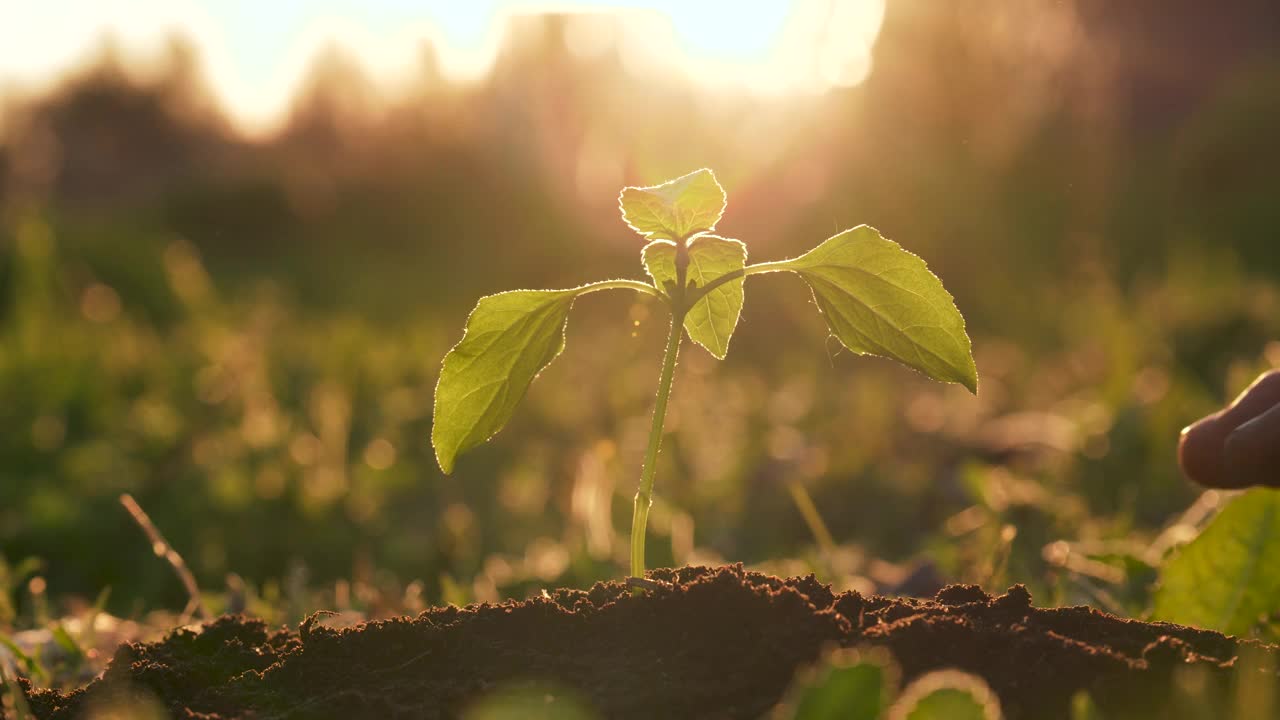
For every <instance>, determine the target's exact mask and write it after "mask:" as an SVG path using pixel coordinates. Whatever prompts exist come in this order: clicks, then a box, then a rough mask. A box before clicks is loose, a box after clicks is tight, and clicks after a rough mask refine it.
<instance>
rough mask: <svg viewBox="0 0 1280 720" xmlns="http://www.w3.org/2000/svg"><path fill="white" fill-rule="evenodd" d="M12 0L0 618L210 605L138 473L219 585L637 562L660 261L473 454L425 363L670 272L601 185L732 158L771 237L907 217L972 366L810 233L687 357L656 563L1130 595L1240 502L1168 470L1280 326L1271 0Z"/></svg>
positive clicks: (1, 73)
mask: <svg viewBox="0 0 1280 720" xmlns="http://www.w3.org/2000/svg"><path fill="white" fill-rule="evenodd" d="M0 18H2V20H0V398H2V401H0V428H3V430H4V432H3V433H2V434H0V556H2V557H0V560H2V562H0V626H4V625H6V624H17V625H21V624H23V623H24V622H27V623H29V622H30V621H31V619H33V618H38V617H39V616H40V613H46V612H54V613H65V612H71V611H73V610H74V609H75V608H76V607H84V606H85V605H87V604H89V603H90V602H91V599H92V598H95V597H103V598H105V596H102V595H100V593H102V592H103V591H104V589H107V588H109V589H110V596H109V599H104V603H105V607H107V608H108V609H110V610H112V611H113V612H115V613H118V614H121V615H125V616H131V617H140V616H141V615H142V614H143V613H146V612H149V611H153V610H157V609H165V608H168V609H171V610H174V611H176V610H178V609H180V608H182V606H183V605H184V604H185V603H186V593H185V591H184V589H183V586H182V584H181V583H180V582H179V581H178V580H177V579H176V578H175V576H174V574H173V572H172V571H171V569H170V568H169V567H168V566H167V565H166V564H165V563H164V562H163V561H162V560H160V559H158V558H156V557H154V556H153V555H152V553H151V544H150V542H149V541H148V539H147V537H146V536H145V535H144V534H143V533H142V531H141V530H140V529H139V528H138V527H137V526H136V525H135V524H134V522H133V520H132V519H131V518H130V516H129V514H128V513H126V512H125V511H124V510H123V509H122V508H121V507H120V504H119V503H118V497H119V496H120V494H121V493H126V492H127V493H131V494H132V495H133V496H134V497H135V498H136V499H137V501H138V503H139V504H140V505H141V507H142V508H143V509H145V510H146V512H147V513H149V514H150V516H151V518H152V519H153V520H154V522H155V524H156V526H157V527H158V528H159V529H160V530H161V531H162V532H163V533H164V534H165V535H166V536H167V538H168V539H169V540H170V541H171V543H172V544H173V546H174V547H175V548H176V549H177V550H178V551H179V552H180V553H182V554H183V556H184V557H185V558H186V561H187V563H188V564H189V565H190V567H191V569H192V571H193V572H194V574H195V576H196V579H197V580H198V582H199V584H200V587H201V588H202V589H203V591H204V592H205V593H206V596H207V597H206V601H207V603H208V604H209V606H210V607H211V608H213V609H214V610H220V609H226V608H230V609H239V608H246V607H247V608H248V609H250V610H251V611H253V612H258V613H260V614H263V615H265V616H267V617H268V618H271V619H274V620H278V621H285V620H296V619H297V618H298V617H300V616H301V614H302V613H303V612H306V611H310V610H314V609H316V608H318V607H336V608H341V609H352V610H354V611H356V612H358V613H361V614H365V615H380V614H386V613H390V612H404V611H414V610H416V609H421V608H422V607H424V606H426V605H430V604H439V603H443V602H468V601H475V600H497V599H500V598H505V597H522V596H525V595H527V594H529V593H532V592H537V590H538V589H539V588H543V587H556V586H578V587H582V586H586V585H588V584H590V583H591V582H593V581H595V580H599V579H607V578H616V577H619V576H620V575H621V574H622V573H623V572H624V567H625V560H626V533H627V531H628V525H629V518H630V507H631V496H632V494H633V493H634V489H635V482H636V480H637V478H638V475H639V469H640V460H641V456H642V454H643V445H644V442H645V433H646V430H647V425H648V422H649V413H650V409H651V408H650V405H651V402H652V398H653V392H654V390H653V388H654V382H655V380H656V377H657V373H658V363H659V359H660V355H661V346H662V341H663V338H664V336H665V332H666V322H667V321H666V317H665V314H664V313H663V311H662V308H661V306H659V305H657V304H655V303H654V302H652V301H649V300H646V299H644V298H641V297H640V296H638V295H634V294H631V293H627V294H623V293H615V294H609V293H604V294H598V295H592V296H591V297H590V298H586V299H584V300H583V301H581V302H579V303H578V305H577V307H576V308H575V309H574V312H573V316H572V318H571V320H570V324H569V331H568V349H567V351H566V352H565V354H564V355H563V356H562V357H561V358H560V359H558V360H557V361H556V362H555V363H554V364H553V365H552V366H551V367H550V368H549V369H548V370H547V371H546V372H545V373H544V374H543V375H542V377H541V378H540V379H539V380H538V381H537V382H536V383H535V384H534V386H533V387H532V389H531V391H530V393H529V395H528V397H527V398H526V400H525V402H524V403H523V404H522V406H521V407H520V409H519V411H518V412H517V414H516V416H515V418H514V420H513V421H512V423H511V425H510V426H508V428H507V429H506V430H504V431H503V432H502V433H501V434H499V435H498V436H497V437H496V438H495V439H494V440H493V441H492V442H491V443H489V444H487V445H485V446H483V447H481V448H478V449H476V450H475V451H472V452H471V453H470V454H468V455H466V456H465V457H464V458H463V459H462V460H461V461H460V463H459V466H458V469H457V472H456V473H455V474H454V475H453V476H450V477H445V476H443V475H442V474H441V473H440V471H439V469H438V468H437V466H436V464H435V462H434V459H433V456H432V452H431V448H430V442H429V437H430V426H431V402H432V394H433V387H434V382H435V377H436V372H437V368H438V364H439V361H440V359H441V357H442V356H443V355H444V353H445V351H446V350H447V349H448V348H449V347H450V346H451V345H452V344H453V343H454V342H456V341H457V339H458V338H459V337H460V335H461V331H462V326H463V322H464V320H465V318H466V315H467V312H468V311H469V309H470V308H471V307H472V305H473V304H474V302H475V300H476V298H478V297H479V296H481V295H484V294H488V293H492V292H496V291H500V290H504V289H511V288H518V287H568V286H572V285H577V284H580V283H583V282H587V281H591V280H596V279H602V278H609V277H635V278H639V277H642V270H641V267H640V265H639V262H638V261H639V253H640V248H641V245H642V242H641V240H640V239H639V238H638V237H637V236H635V235H634V234H633V233H631V232H630V231H629V230H628V229H627V228H626V227H625V226H624V225H623V224H622V222H621V221H620V219H619V217H618V210H617V201H616V198H617V193H618V191H619V189H620V188H621V187H622V186H624V185H627V184H651V183H656V182H661V181H663V180H666V179H668V178H671V177H675V176H677V175H681V174H684V173H686V172H689V171H692V170H694V169H697V168H700V167H704V166H705V167H710V168H712V169H714V170H715V172H716V173H717V175H718V176H719V178H720V180H721V182H722V183H723V184H724V186H725V188H726V190H727V192H728V196H729V207H728V211H727V213H726V215H725V217H724V220H723V221H722V223H721V225H720V228H719V230H720V232H721V233H722V234H724V235H726V236H729V237H735V238H739V239H741V240H743V241H745V242H746V243H747V245H748V247H749V249H750V253H751V259H752V260H754V261H761V260H775V259H781V258H784V257H788V256H792V255H795V254H799V253H800V252H803V251H804V250H807V249H808V248H810V247H812V246H813V245H815V244H817V243H818V242H820V241H821V240H823V239H825V238H827V237H828V236H830V235H832V234H834V233H836V232H838V231H840V230H842V229H844V228H847V227H851V226H853V225H857V224H859V223H867V224H871V225H874V226H876V227H877V228H879V229H880V230H881V231H882V232H884V234H885V235H886V236H887V237H890V238H893V239H895V240H897V241H898V242H900V243H901V244H903V245H904V246H906V247H907V248H908V249H910V250H912V251H913V252H916V253H917V254H919V255H921V256H923V257H924V258H925V259H926V260H927V261H928V262H929V264H930V266H931V268H932V269H933V270H934V271H935V272H936V273H937V274H938V275H939V276H940V277H942V279H943V280H944V282H945V284H946V286H947V287H948V289H949V290H950V291H951V292H952V293H953V294H954V295H955V297H956V301H957V304H958V306H959V307H960V309H961V310H962V312H963V313H964V314H965V316H966V318H967V319H968V325H969V330H970V334H971V335H972V337H973V339H974V344H975V351H976V357H977V361H978V367H979V371H980V374H981V383H982V384H981V394H980V395H979V396H978V397H977V398H974V397H971V396H969V395H968V394H967V393H966V392H965V391H963V390H962V389H960V388H957V387H953V386H942V385H938V384H933V383H930V382H927V381H925V380H924V379H923V378H922V377H920V376H918V375H915V374H913V373H911V372H910V371H907V370H903V369H901V368H898V367H896V366H895V365H894V364H892V363H890V362H887V361H881V360H877V359H869V358H857V357H854V356H852V355H851V354H850V353H848V352H844V351H841V350H840V349H839V345H838V343H837V342H835V341H834V340H830V339H827V337H826V336H827V332H826V329H825V325H824V323H823V320H822V318H821V317H820V316H819V315H818V314H817V312H816V311H815V307H814V306H813V303H812V300H811V298H810V297H809V294H808V292H807V290H806V288H805V287H804V286H803V284H802V283H801V282H800V281H799V280H797V279H795V278H788V277H781V276H776V275H769V276H764V277H761V278H753V279H752V280H751V281H750V282H749V283H748V284H747V288H748V289H747V301H746V307H745V310H744V314H743V318H742V323H741V325H740V326H739V329H738V331H737V333H736V335H735V338H734V341H733V346H732V348H731V352H730V353H729V357H728V359H727V360H725V361H723V362H717V361H715V360H714V359H713V358H711V356H709V355H708V354H706V353H705V352H704V351H702V350H701V349H700V348H696V347H693V346H687V349H686V351H685V353H684V354H683V355H682V358H681V359H682V362H681V365H680V367H679V370H678V374H677V377H676V393H675V397H674V401H673V406H672V408H671V414H670V417H669V420H668V423H667V425H668V429H669V431H670V435H669V436H668V440H667V444H666V445H665V447H664V453H663V456H662V459H661V467H660V470H659V474H658V481H657V495H658V499H657V504H656V506H655V508H654V512H653V516H652V520H651V531H650V540H649V564H650V565H651V566H663V565H673V564H686V563H721V562H738V561H741V562H745V563H748V564H750V565H752V566H755V567H759V568H763V569H766V570H769V571H772V572H778V573H786V574H792V573H805V572H816V573H818V574H819V576H820V577H822V578H823V579H825V580H829V581H832V582H835V583H837V584H838V585H839V586H840V587H844V588H857V589H860V590H866V591H878V592H911V593H931V592H933V591H934V590H935V589H936V588H937V587H938V586H939V585H940V584H941V583H942V582H946V581H968V582H979V583H982V584H984V585H985V586H987V587H988V588H992V589H1000V588H1003V587H1004V586H1005V585H1007V584H1009V583H1012V582H1023V583H1027V584H1028V585H1029V586H1030V587H1031V589H1032V591H1033V593H1035V594H1036V599H1037V603H1043V604H1051V603H1076V602H1088V603H1091V604H1094V605H1095V606H1099V607H1102V608H1104V609H1109V610H1114V611H1116V612H1121V613H1125V614H1128V615H1139V614H1141V613H1142V612H1144V610H1145V608H1146V604H1147V598H1148V595H1147V593H1148V589H1149V585H1150V583H1151V580H1152V578H1153V577H1154V574H1153V570H1152V568H1153V567H1155V566H1156V565H1157V564H1158V563H1159V561H1160V559H1161V558H1162V557H1163V555H1164V553H1166V552H1167V551H1168V549H1169V548H1170V547H1172V546H1173V545H1174V544H1176V543H1177V542H1180V541H1181V540H1185V539H1186V538H1187V537H1188V536H1190V535H1191V534H1193V533H1194V532H1195V527H1196V525H1197V523H1199V522H1201V521H1202V519H1203V518H1204V517H1205V516H1206V514H1207V513H1208V512H1209V511H1210V510H1212V508H1213V507H1214V506H1215V505H1216V504H1217V503H1218V502H1219V501H1220V500H1221V498H1219V497H1218V496H1217V494H1214V493H1210V494H1207V495H1204V496H1200V494H1199V493H1198V492H1197V490H1196V489H1194V488H1193V487H1192V486H1191V485H1190V484H1189V483H1188V482H1187V481H1185V480H1184V479H1182V478H1181V477H1180V475H1179V473H1178V470H1177V467H1176V464H1175V460H1174V448H1175V445H1176V441H1177V436H1178V431H1179V429H1180V428H1181V427H1183V426H1184V425H1186V424H1187V423H1189V422H1191V421H1192V420H1194V419H1195V418H1197V417H1199V416H1200V415H1202V414H1204V413H1206V412H1208V411H1210V410H1212V409H1215V408H1216V407H1217V406H1219V405H1220V404H1221V403H1222V402H1223V401H1224V400H1226V399H1228V398H1229V397H1230V396H1231V395H1233V394H1234V393H1235V392H1237V391H1239V390H1240V389H1242V388H1243V387H1244V386H1245V385H1246V384H1247V383H1248V382H1249V381H1250V380H1252V378H1253V377H1254V375H1255V374H1256V373H1257V372H1259V371H1261V370H1262V369H1265V368H1267V367H1273V366H1280V173H1277V172H1276V168H1277V167H1280V143H1277V142H1276V138H1275V135H1276V128H1277V127H1280V5H1277V4H1276V3H1274V2H1269V1H1268V0H1256V1H1252V2H1251V1H1248V0H1241V1H1239V2H1231V3H1221V4H1213V5H1207V4H1205V3H1202V2H1193V1H1192V0H1129V1H1128V2H1123V3H1117V2H1107V1H1106V0H1059V1H1055V2H1049V1H1048V0H1044V1H1035V2H1023V3H1008V2H1002V1H1000V0H971V1H970V2H966V3H946V2H937V1H936V0H794V1H793V2H781V1H779V2H773V3H746V4H740V3H729V2H723V3H722V2H710V1H708V2H697V3H690V2H685V3H677V2H669V3H665V4H663V3H653V4H642V3H626V2H620V3H616V4H607V3H595V2H586V1H582V2H568V3H565V2H562V3H554V4H546V3H540V2H513V1H508V2H496V1H491V2H487V3H486V2H477V3H449V2H425V3H408V2H403V1H400V0H378V1H374V2H359V3H357V2H353V1H345V0H333V1H331V2H323V3H319V2H317V3H301V2H297V3H286V2H282V3H268V4H263V3H251V2H247V1H244V2H217V3H215V2H205V3H199V2H195V1H194V0H191V1H190V2H169V3H159V2H147V1H145V0H132V1H129V0H125V1H113V2H93V3H90V2H75V1H73V0H46V1H45V2H42V3H28V2H18V1H16V0H0ZM633 295H634V296H633ZM811 506H812V508H811ZM811 509H816V515H815V513H814V512H811V511H810V510H811ZM24 619H25V620H24Z"/></svg>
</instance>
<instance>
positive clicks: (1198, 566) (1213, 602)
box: [1154, 489, 1280, 635]
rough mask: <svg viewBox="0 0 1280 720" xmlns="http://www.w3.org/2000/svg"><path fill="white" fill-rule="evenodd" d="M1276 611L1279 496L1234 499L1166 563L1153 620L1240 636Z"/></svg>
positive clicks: (1265, 492) (1258, 492) (1264, 492)
mask: <svg viewBox="0 0 1280 720" xmlns="http://www.w3.org/2000/svg"><path fill="white" fill-rule="evenodd" d="M1277 609H1280V490H1269V489H1255V490H1250V491H1249V492H1247V493H1245V494H1243V495H1241V496H1239V497H1237V498H1235V499H1233V500H1232V501H1231V502H1230V503H1228V504H1227V506H1226V507H1225V508H1223V510H1222V512H1220V513H1218V515H1217V516H1216V517H1215V518H1214V519H1213V520H1212V521H1210V522H1209V525H1208V526H1207V527H1205V529H1204V531H1203V532H1201V533H1200V535H1199V537H1197V538H1196V539H1195V540H1192V541H1191V542H1190V543H1188V544H1187V545H1186V546H1185V547H1183V548H1182V550H1181V551H1180V552H1179V553H1178V554H1177V555H1175V556H1174V557H1172V558H1171V559H1170V560H1169V561H1168V562H1166V563H1165V565H1164V568H1163V569H1162V570H1161V572H1160V586H1159V588H1158V589H1157V590H1156V596H1155V607H1154V615H1155V617H1156V619H1159V620H1167V621H1169V622H1176V623H1180V624H1183V625H1192V626H1195V627H1200V628H1207V629H1210V630H1217V631H1219V632H1223V633H1227V634H1228V635H1241V634H1243V633H1245V632H1247V631H1248V630H1249V629H1250V628H1252V627H1253V626H1254V625H1256V624H1257V623H1258V622H1259V621H1260V619H1261V618H1262V617H1263V616H1264V615H1266V614H1269V613H1271V612H1274V611H1275V610H1277Z"/></svg>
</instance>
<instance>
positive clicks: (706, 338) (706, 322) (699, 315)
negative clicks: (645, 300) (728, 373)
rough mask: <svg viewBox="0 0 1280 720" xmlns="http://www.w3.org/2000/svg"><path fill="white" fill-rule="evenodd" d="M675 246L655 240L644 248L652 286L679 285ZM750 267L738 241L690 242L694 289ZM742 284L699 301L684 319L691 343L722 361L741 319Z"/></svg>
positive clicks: (698, 239) (711, 238) (719, 289)
mask: <svg viewBox="0 0 1280 720" xmlns="http://www.w3.org/2000/svg"><path fill="white" fill-rule="evenodd" d="M676 252H677V248H676V245H675V243H672V242H670V241H668V240H654V241H653V242H651V243H649V244H648V245H646V246H645V248H644V252H643V258H644V266H645V269H646V270H648V272H649V276H650V277H652V278H653V282H654V284H655V285H657V286H658V287H659V288H662V289H663V290H664V291H665V289H666V287H667V284H668V283H669V282H670V283H674V282H676ZM746 263H747V246H746V245H743V244H742V243H741V242H739V241H737V240H730V239H728V238H722V237H719V236H716V235H699V236H698V237H695V238H694V239H693V240H692V241H690V242H689V267H688V269H687V270H686V271H685V273H686V278H685V279H686V281H688V282H691V283H692V287H693V289H697V288H702V287H706V286H707V285H708V284H710V283H711V282H712V281H713V280H717V279H719V278H721V277H723V276H725V275H728V274H730V273H733V272H742V269H743V268H744V267H745V266H746ZM742 281H743V278H741V277H739V278H736V279H734V280H730V281H729V282H726V283H723V284H721V285H719V286H718V287H716V288H715V289H713V290H712V291H711V292H709V293H707V294H706V295H703V296H702V297H701V298H698V301H697V302H695V303H694V304H693V307H691V308H689V310H688V312H686V313H685V316H684V329H685V332H687V333H689V339H690V340H692V341H694V342H696V343H698V344H699V345H701V346H702V347H704V348H706V349H707V352H709V353H711V354H712V355H714V356H715V357H716V358H717V359H719V360H723V359H724V356H725V354H727V353H728V352H729V339H730V338H732V337H733V330H734V328H736V327H737V326H738V317H739V316H741V315H742V301H743V292H742Z"/></svg>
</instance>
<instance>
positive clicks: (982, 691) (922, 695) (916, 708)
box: [889, 670, 1001, 720]
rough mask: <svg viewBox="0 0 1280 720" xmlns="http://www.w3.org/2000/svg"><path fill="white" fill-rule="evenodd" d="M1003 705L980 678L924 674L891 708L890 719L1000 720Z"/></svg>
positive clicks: (945, 672)
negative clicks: (1001, 705)
mask: <svg viewBox="0 0 1280 720" xmlns="http://www.w3.org/2000/svg"><path fill="white" fill-rule="evenodd" d="M1000 718H1001V712H1000V703H999V701H998V700H997V699H996V694H995V693H994V692H992V691H991V687H990V686H988V685H987V683H986V682H985V681H984V680H983V679H982V678H980V677H978V676H976V675H970V674H969V673H965V672H961V671H959V670H937V671H935V672H931V673H928V674H926V675H922V676H920V677H919V678H917V679H916V681H915V682H913V683H911V684H910V685H908V686H907V687H906V689H904V690H903V691H902V695H901V696H899V698H898V701H897V702H895V703H894V704H893V706H892V707H890V708H889V720H1000Z"/></svg>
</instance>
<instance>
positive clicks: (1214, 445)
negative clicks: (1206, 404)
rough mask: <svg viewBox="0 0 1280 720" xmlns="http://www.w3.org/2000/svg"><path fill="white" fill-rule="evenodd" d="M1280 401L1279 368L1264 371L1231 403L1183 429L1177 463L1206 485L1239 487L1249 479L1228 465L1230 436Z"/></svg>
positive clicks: (1248, 482)
mask: <svg viewBox="0 0 1280 720" xmlns="http://www.w3.org/2000/svg"><path fill="white" fill-rule="evenodd" d="M1278 404H1280V370H1272V371H1270V372H1268V373H1264V374H1263V375H1262V376H1260V377H1259V378H1258V379H1257V380H1255V381H1254V383H1253V384H1252V385H1250V386H1249V387H1248V389H1246V390H1245V391H1244V392H1242V393H1240V395H1239V397H1237V398H1236V399H1235V400H1234V401H1233V402H1232V403H1231V405H1229V406H1228V407H1226V408H1224V409H1222V410H1221V411H1219V412H1217V413H1214V414H1213V415H1210V416H1209V417H1206V418H1204V419H1202V420H1199V421H1197V422H1195V423H1193V424H1192V425H1190V426H1188V427H1187V428H1186V429H1184V430H1183V431H1182V437H1181V439H1180V440H1179V441H1178V464H1179V465H1181V466H1182V471H1183V473H1185V474H1186V475H1187V477H1189V478H1191V479H1192V480H1193V481H1195V482H1197V483H1199V484H1201V485H1204V486H1206V487H1215V488H1240V487H1245V486H1247V485H1249V484H1251V483H1250V481H1249V480H1248V479H1247V478H1245V477H1241V476H1237V475H1234V474H1233V473H1231V472H1230V471H1229V470H1228V469H1227V460H1226V444H1227V437H1228V436H1229V435H1230V434H1231V433H1232V432H1234V431H1235V430H1236V428H1238V427H1240V426H1241V425H1243V424H1245V423H1247V422H1248V421H1250V420H1252V419H1254V418H1255V417H1258V416H1259V415H1262V414H1263V413H1265V412H1267V411H1268V410H1270V409H1271V408H1273V407H1275V406H1276V405H1278Z"/></svg>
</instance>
